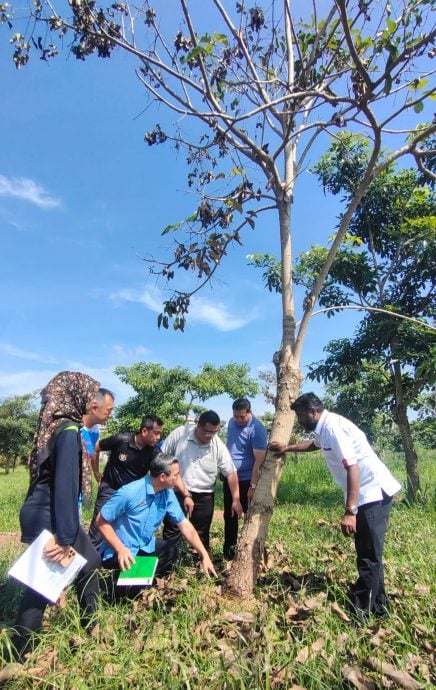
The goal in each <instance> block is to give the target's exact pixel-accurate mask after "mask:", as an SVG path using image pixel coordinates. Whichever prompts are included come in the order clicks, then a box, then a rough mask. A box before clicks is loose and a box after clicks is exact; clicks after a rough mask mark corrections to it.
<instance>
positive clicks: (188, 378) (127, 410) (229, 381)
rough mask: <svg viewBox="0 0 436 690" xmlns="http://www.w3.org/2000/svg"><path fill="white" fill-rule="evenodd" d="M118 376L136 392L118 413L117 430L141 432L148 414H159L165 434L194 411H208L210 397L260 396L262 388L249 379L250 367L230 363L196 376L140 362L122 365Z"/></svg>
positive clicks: (209, 367)
mask: <svg viewBox="0 0 436 690" xmlns="http://www.w3.org/2000/svg"><path fill="white" fill-rule="evenodd" d="M115 373H116V374H117V376H118V377H119V378H120V379H121V381H123V382H124V383H128V384H129V385H130V386H132V388H133V389H134V390H135V392H136V395H135V396H134V397H133V398H130V399H129V400H127V402H125V403H124V404H123V405H120V407H119V408H118V410H117V417H116V424H115V426H114V425H113V427H112V428H113V430H115V428H117V429H122V430H126V429H131V430H137V429H138V428H139V425H140V421H141V418H142V417H143V415H144V414H145V413H147V412H150V413H152V414H157V415H158V416H159V417H161V418H162V419H163V420H164V422H165V433H166V434H167V433H169V432H170V431H171V430H172V429H174V428H175V427H176V426H178V425H179V424H183V422H184V420H185V419H186V418H187V417H188V415H189V414H190V412H194V413H199V412H201V411H203V410H204V409H205V407H204V405H200V404H199V403H205V402H206V401H207V400H208V399H209V398H212V397H213V396H215V395H222V394H227V395H229V396H230V397H231V398H238V397H245V396H253V395H256V393H257V390H258V386H257V383H256V381H255V380H254V379H252V378H251V377H250V376H249V367H248V366H247V365H246V364H236V363H235V362H230V363H229V364H224V365H223V366H220V367H217V366H214V365H213V364H209V363H205V364H203V366H202V367H201V369H200V370H199V371H198V372H197V373H195V372H192V371H190V370H189V369H187V368H182V367H172V368H170V369H166V368H165V367H163V366H162V365H161V364H156V363H153V362H138V363H136V364H133V365H132V366H129V367H124V366H120V367H117V368H116V369H115Z"/></svg>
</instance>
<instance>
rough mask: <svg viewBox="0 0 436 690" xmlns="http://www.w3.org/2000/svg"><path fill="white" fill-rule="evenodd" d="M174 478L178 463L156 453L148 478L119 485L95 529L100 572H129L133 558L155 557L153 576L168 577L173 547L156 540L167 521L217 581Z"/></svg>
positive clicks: (176, 479)
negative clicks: (99, 539)
mask: <svg viewBox="0 0 436 690" xmlns="http://www.w3.org/2000/svg"><path fill="white" fill-rule="evenodd" d="M178 479H179V463H178V461H177V460H176V458H174V457H173V456H171V455H167V454H166V453H160V454H159V455H158V456H157V457H155V458H153V460H152V461H151V464H150V474H149V475H148V476H146V477H144V478H142V479H138V480H137V481H134V482H131V483H129V484H126V485H124V486H122V487H121V488H120V489H118V490H117V491H116V492H115V493H114V494H113V495H112V497H111V498H110V499H109V501H108V502H107V503H106V504H105V505H104V506H103V507H102V509H101V511H100V513H99V514H98V516H97V519H96V525H97V527H98V528H99V530H100V532H101V534H102V535H103V539H104V541H103V543H102V545H101V547H100V553H101V556H102V561H103V567H104V568H110V569H120V570H128V569H129V568H130V564H131V563H134V562H135V556H137V555H140V556H157V557H158V559H159V560H158V565H157V570H156V577H163V576H165V575H167V574H168V573H169V572H170V570H171V569H172V567H173V565H174V563H175V561H176V560H177V556H178V551H177V546H175V545H174V544H173V543H171V542H168V541H166V540H164V539H158V538H156V537H155V536H154V532H155V531H156V530H157V529H158V528H159V527H160V525H161V523H162V520H163V518H164V517H165V516H167V517H168V518H169V519H170V520H171V522H173V523H174V524H175V525H177V527H178V529H179V530H180V532H181V534H182V536H183V537H184V538H185V539H186V541H187V542H188V544H189V545H190V546H192V548H193V549H195V551H197V553H198V555H199V557H200V563H201V567H202V569H203V570H204V572H205V573H206V574H209V573H210V574H211V575H213V576H214V577H217V574H216V572H215V569H214V567H213V565H212V561H211V560H210V558H209V554H208V552H207V551H206V549H205V547H204V546H203V544H202V542H201V539H200V537H199V536H198V533H197V531H196V530H195V528H194V527H193V526H192V524H191V523H190V522H189V521H188V520H187V519H186V518H185V516H184V514H183V511H182V509H181V507H180V504H179V502H178V500H177V498H176V495H175V493H174V487H175V486H176V485H177V482H178Z"/></svg>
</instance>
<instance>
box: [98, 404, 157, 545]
mask: <svg viewBox="0 0 436 690" xmlns="http://www.w3.org/2000/svg"><path fill="white" fill-rule="evenodd" d="M162 427H163V421H162V420H161V419H160V418H159V417H157V416H156V415H153V414H147V415H145V417H143V419H142V422H141V428H140V429H139V431H138V432H137V433H136V434H135V433H134V432H133V431H132V432H129V433H125V434H115V435H114V436H109V438H104V439H101V440H99V441H97V443H96V446H95V451H94V457H93V459H92V469H93V472H94V476H95V478H96V480H97V481H98V482H100V485H99V488H98V494H97V499H96V502H95V508H94V515H93V517H92V522H91V525H90V528H89V536H90V538H91V541H92V543H93V544H94V546H95V547H98V546H99V545H100V544H101V541H102V537H101V534H100V530H99V529H98V528H97V526H96V524H95V519H96V517H97V515H98V514H99V512H100V510H101V509H102V507H103V506H104V504H105V503H106V502H107V501H108V500H109V499H110V497H111V496H112V494H113V493H114V492H115V491H117V489H119V488H120V487H121V486H124V485H125V484H130V482H133V481H136V480H137V479H141V478H142V477H145V475H146V474H147V473H148V470H149V469H150V463H151V461H152V460H153V458H155V457H156V456H157V455H159V453H160V452H161V450H160V448H158V447H157V446H156V444H157V443H158V442H159V440H160V437H161V434H162ZM100 451H109V452H110V455H109V460H108V461H107V463H106V467H105V468H104V471H103V474H100V470H99V457H100Z"/></svg>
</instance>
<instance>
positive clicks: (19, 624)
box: [12, 527, 101, 659]
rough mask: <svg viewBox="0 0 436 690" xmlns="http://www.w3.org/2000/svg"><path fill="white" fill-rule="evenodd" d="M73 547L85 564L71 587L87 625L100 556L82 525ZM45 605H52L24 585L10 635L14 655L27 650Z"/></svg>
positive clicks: (95, 596) (95, 601)
mask: <svg viewBox="0 0 436 690" xmlns="http://www.w3.org/2000/svg"><path fill="white" fill-rule="evenodd" d="M73 547H74V549H75V550H76V551H77V552H78V553H80V555H81V556H83V557H84V558H86V563H85V565H84V566H83V568H82V570H81V571H80V573H79V574H78V576H77V578H76V580H75V581H74V588H75V590H76V593H77V598H78V600H79V606H80V612H81V622H82V625H83V626H85V627H86V625H87V624H88V623H89V622H90V619H91V617H92V614H93V613H95V611H96V610H97V607H98V593H99V587H98V576H97V569H98V568H100V566H101V560H100V556H99V555H98V553H97V551H96V550H95V548H94V547H93V545H92V544H91V542H90V540H89V537H88V535H87V534H86V532H85V531H84V530H83V529H82V528H81V527H80V528H79V532H78V534H77V537H76V541H75V542H74V544H73ZM47 606H51V602H50V601H48V600H47V599H46V598H45V597H43V596H41V594H38V593H37V592H34V591H33V590H32V589H29V588H28V587H26V588H25V590H24V592H23V596H22V598H21V601H20V605H19V609H18V617H17V621H16V623H15V633H14V635H13V636H12V643H13V645H14V647H15V652H16V654H15V656H16V659H21V658H22V656H23V654H25V653H26V651H29V649H30V642H31V636H32V633H33V632H37V631H38V630H40V628H41V624H42V617H43V615H44V611H45V609H46V607H47Z"/></svg>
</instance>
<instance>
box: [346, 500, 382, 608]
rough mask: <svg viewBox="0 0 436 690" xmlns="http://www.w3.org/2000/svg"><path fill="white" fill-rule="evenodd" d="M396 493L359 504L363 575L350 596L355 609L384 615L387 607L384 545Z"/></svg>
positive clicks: (357, 542) (358, 547)
mask: <svg viewBox="0 0 436 690" xmlns="http://www.w3.org/2000/svg"><path fill="white" fill-rule="evenodd" d="M391 504H392V496H387V495H386V494H383V500H381V501H376V502H375V503H367V504H365V505H363V506H360V507H359V510H358V513H357V518H356V534H355V535H354V543H355V546H356V556H357V558H356V563H357V570H358V572H359V577H358V579H357V580H356V582H355V583H354V584H353V585H351V587H350V590H349V598H350V601H351V604H352V607H353V608H354V609H355V611H357V612H359V611H364V612H366V613H371V612H373V613H375V614H380V615H382V614H383V613H385V612H386V609H387V597H386V592H385V583H384V569H383V547H384V540H385V534H386V529H387V526H388V520H389V513H390V509H391Z"/></svg>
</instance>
